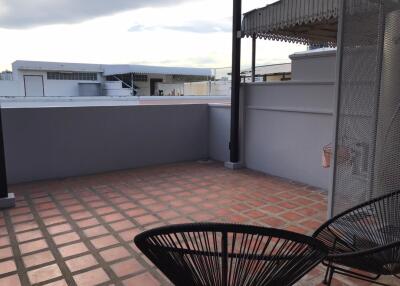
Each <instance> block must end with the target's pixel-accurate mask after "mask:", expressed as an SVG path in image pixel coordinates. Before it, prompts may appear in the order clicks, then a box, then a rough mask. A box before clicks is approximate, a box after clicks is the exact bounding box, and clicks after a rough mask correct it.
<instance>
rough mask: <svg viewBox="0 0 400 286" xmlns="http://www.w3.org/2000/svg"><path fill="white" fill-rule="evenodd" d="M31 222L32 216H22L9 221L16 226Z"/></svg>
mask: <svg viewBox="0 0 400 286" xmlns="http://www.w3.org/2000/svg"><path fill="white" fill-rule="evenodd" d="M32 220H33V215H32V214H24V215H19V216H13V217H11V221H12V222H13V224H17V223H20V222H26V221H32Z"/></svg>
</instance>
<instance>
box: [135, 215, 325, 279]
mask: <svg viewBox="0 0 400 286" xmlns="http://www.w3.org/2000/svg"><path fill="white" fill-rule="evenodd" d="M134 242H135V244H136V245H137V247H138V248H139V249H140V250H141V251H142V252H143V253H144V254H145V255H146V256H147V257H148V258H149V259H150V260H151V261H152V262H153V263H154V264H155V265H156V266H157V267H158V268H159V269H160V270H161V272H163V273H164V275H165V276H166V277H168V279H169V280H170V281H171V282H173V283H174V285H178V286H181V285H182V286H190V285H196V286H197V285H201V286H206V285H207V286H214V285H216V286H227V285H232V286H233V285H235V286H240V285H254V286H256V285H264V286H267V285H271V286H272V285H273V286H276V285H293V284H294V283H296V282H297V281H298V280H300V279H301V278H302V277H303V276H304V275H306V274H307V273H308V272H309V271H311V270H312V269H313V268H314V267H315V266H317V265H318V264H319V263H320V262H321V261H322V260H323V259H324V258H325V257H326V255H327V254H328V249H327V248H326V247H325V246H324V245H323V244H322V243H321V242H319V241H318V240H316V239H314V238H312V237H309V236H305V235H302V234H297V233H294V232H289V231H285V230H278V229H273V228H265V227H259V226H248V225H238V224H226V223H195V224H181V225H171V226H165V227H160V228H156V229H152V230H149V231H145V232H143V233H141V234H139V235H137V236H136V237H135V239H134Z"/></svg>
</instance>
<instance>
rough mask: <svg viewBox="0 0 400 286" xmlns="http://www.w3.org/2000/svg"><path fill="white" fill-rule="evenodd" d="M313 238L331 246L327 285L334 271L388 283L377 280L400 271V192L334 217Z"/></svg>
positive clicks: (327, 260) (326, 278)
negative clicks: (362, 272)
mask: <svg viewBox="0 0 400 286" xmlns="http://www.w3.org/2000/svg"><path fill="white" fill-rule="evenodd" d="M313 237H314V238H316V239H318V240H319V241H321V242H322V243H323V244H325V245H326V246H327V247H328V248H329V249H330V254H329V255H328V257H327V258H326V259H325V260H324V264H325V265H326V266H327V267H328V268H327V272H326V276H325V281H324V282H325V284H328V285H330V284H331V281H332V277H333V274H334V273H338V274H342V275H347V276H351V277H353V278H358V279H361V280H364V281H369V282H372V283H375V284H378V285H387V284H384V283H380V282H378V281H377V279H379V277H380V276H382V275H394V276H396V277H398V276H397V275H398V274H399V273H400V191H398V192H394V193H391V194H389V195H385V196H382V197H379V198H376V199H374V200H371V201H369V202H366V203H364V204H361V205H359V206H356V207H354V208H352V209H350V210H348V211H345V212H344V213H342V214H339V215H337V216H335V217H334V218H332V219H331V220H329V221H327V222H326V223H325V224H323V225H322V226H321V227H320V228H319V229H318V230H317V231H316V232H315V233H314V235H313ZM351 269H356V270H361V271H364V272H368V273H369V274H371V275H369V274H367V275H365V274H361V273H360V272H359V271H353V270H351ZM398 278H399V277H398Z"/></svg>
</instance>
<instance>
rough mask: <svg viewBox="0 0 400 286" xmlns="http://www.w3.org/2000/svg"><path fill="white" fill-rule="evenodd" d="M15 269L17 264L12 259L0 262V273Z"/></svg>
mask: <svg viewBox="0 0 400 286" xmlns="http://www.w3.org/2000/svg"><path fill="white" fill-rule="evenodd" d="M15 270H17V266H16V265H15V261H14V260H7V261H4V262H0V275H2V274H6V273H9V272H13V271H15Z"/></svg>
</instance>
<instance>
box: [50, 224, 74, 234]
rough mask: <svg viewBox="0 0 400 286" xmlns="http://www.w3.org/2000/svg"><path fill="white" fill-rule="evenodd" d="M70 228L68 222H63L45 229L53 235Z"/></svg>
mask: <svg viewBox="0 0 400 286" xmlns="http://www.w3.org/2000/svg"><path fill="white" fill-rule="evenodd" d="M70 230H72V227H71V225H70V224H69V223H63V224H58V225H55V226H51V227H48V228H47V231H48V232H49V233H50V234H51V235H55V234H58V233H63V232H68V231H70Z"/></svg>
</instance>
